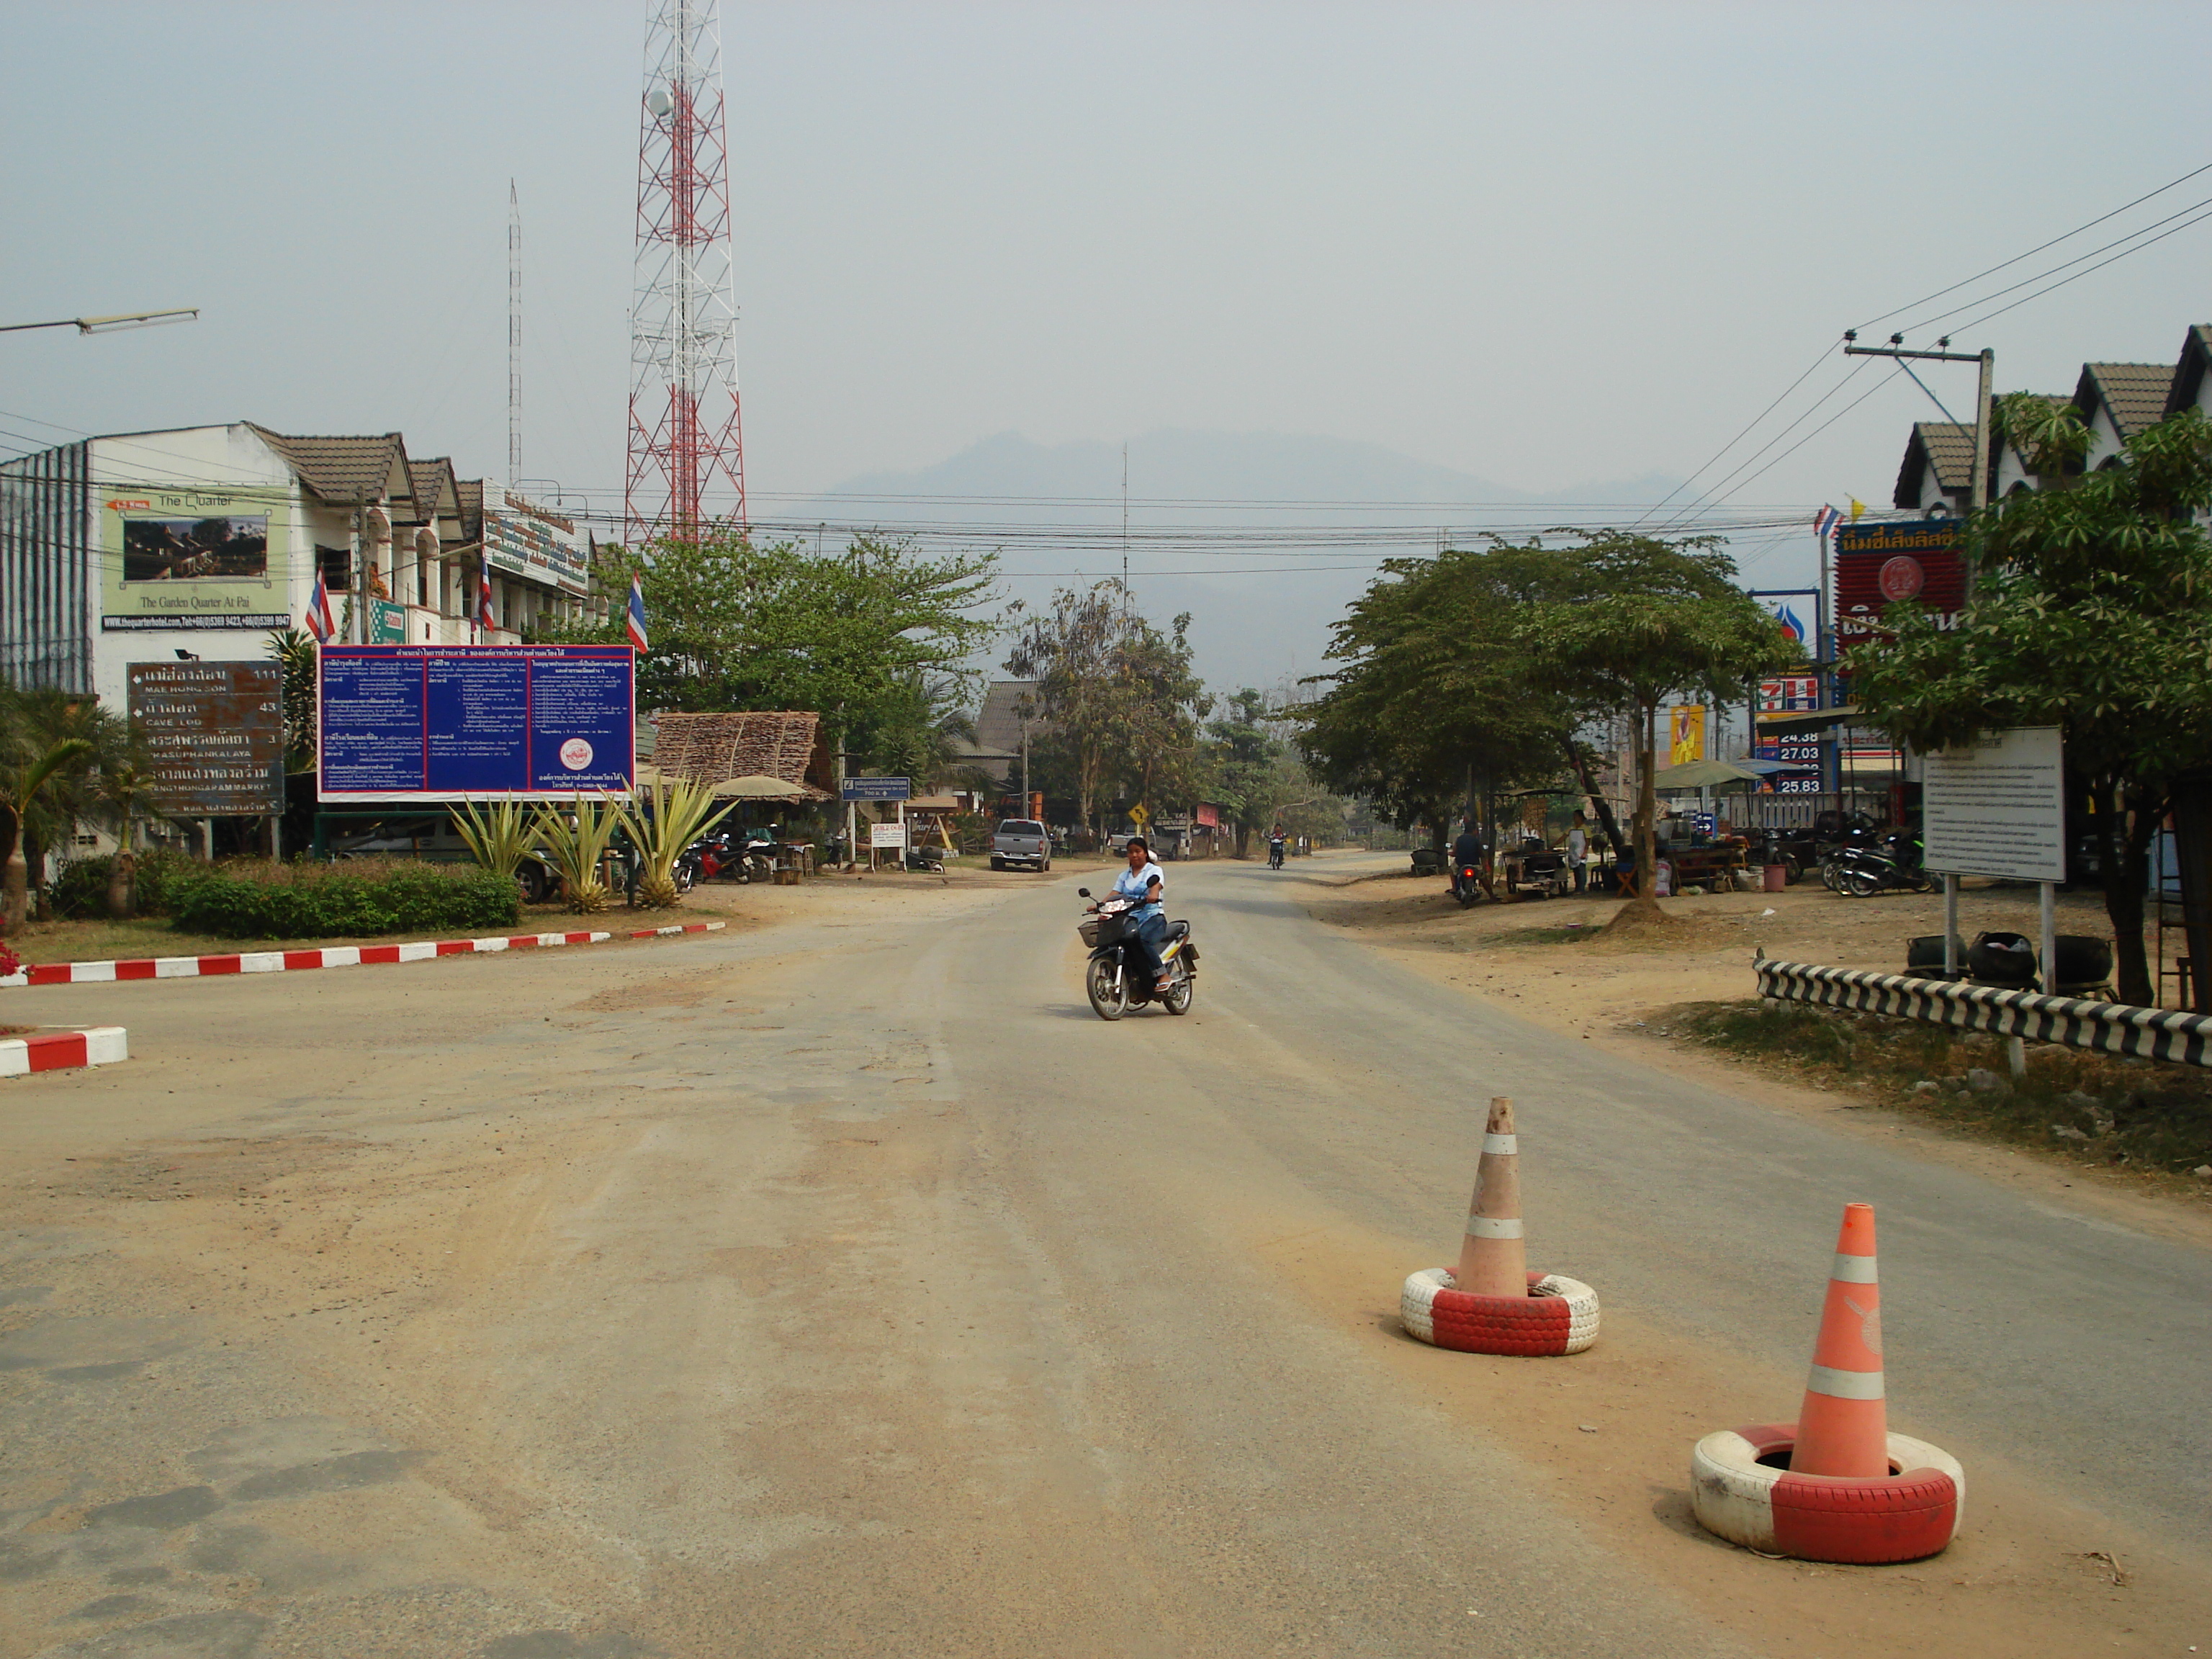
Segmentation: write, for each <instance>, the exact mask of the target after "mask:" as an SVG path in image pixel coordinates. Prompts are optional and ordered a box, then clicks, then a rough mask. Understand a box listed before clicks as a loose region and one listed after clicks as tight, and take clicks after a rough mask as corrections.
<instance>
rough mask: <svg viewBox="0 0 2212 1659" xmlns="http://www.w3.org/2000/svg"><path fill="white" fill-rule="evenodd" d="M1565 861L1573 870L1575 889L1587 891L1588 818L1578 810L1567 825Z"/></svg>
mask: <svg viewBox="0 0 2212 1659" xmlns="http://www.w3.org/2000/svg"><path fill="white" fill-rule="evenodd" d="M1567 863H1568V865H1569V866H1571V868H1572V869H1573V871H1574V872H1575V891H1577V893H1580V892H1584V891H1587V890H1588V889H1589V819H1588V818H1586V817H1583V815H1582V814H1581V813H1580V812H1577V813H1576V814H1575V818H1574V822H1573V823H1571V824H1570V825H1568V827H1567Z"/></svg>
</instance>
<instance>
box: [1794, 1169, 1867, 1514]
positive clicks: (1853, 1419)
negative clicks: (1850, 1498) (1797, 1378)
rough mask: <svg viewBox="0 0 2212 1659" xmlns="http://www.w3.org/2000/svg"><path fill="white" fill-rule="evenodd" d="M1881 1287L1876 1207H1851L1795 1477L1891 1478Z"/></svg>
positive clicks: (1802, 1414) (1817, 1344) (1825, 1309)
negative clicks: (1876, 1250) (1877, 1270)
mask: <svg viewBox="0 0 2212 1659" xmlns="http://www.w3.org/2000/svg"><path fill="white" fill-rule="evenodd" d="M1882 1393H1883V1390H1882V1378H1881V1285H1880V1283H1879V1282H1878V1281H1877V1280H1876V1279H1875V1254H1874V1206H1873V1205H1871V1204H1846V1205H1844V1225H1843V1227H1842V1229H1841V1230H1840V1231H1838V1234H1837V1236H1836V1265H1835V1267H1833V1268H1832V1270H1831V1271H1830V1273H1829V1274H1828V1298H1827V1301H1826V1304H1825V1305H1823V1306H1822V1308H1821V1310H1820V1335H1819V1337H1818V1338H1816V1339H1815V1340H1814V1344H1813V1373H1812V1376H1811V1378H1810V1380H1809V1381H1808V1383H1806V1385H1805V1403H1804V1405H1803V1407H1802V1408H1801V1409H1800V1410H1799V1412H1798V1413H1797V1444H1796V1449H1794V1450H1793V1451H1792V1452H1791V1453H1790V1473H1791V1474H1844V1475H1852V1476H1856V1477H1857V1478H1859V1479H1861V1480H1866V1479H1870V1478H1873V1477H1875V1476H1880V1475H1886V1474H1888V1473H1889V1449H1888V1448H1889V1438H1888V1436H1889V1422H1888V1416H1887V1407H1886V1405H1885V1402H1884V1401H1883V1398H1882Z"/></svg>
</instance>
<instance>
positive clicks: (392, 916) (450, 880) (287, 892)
mask: <svg viewBox="0 0 2212 1659" xmlns="http://www.w3.org/2000/svg"><path fill="white" fill-rule="evenodd" d="M167 896H168V902H169V915H170V916H171V917H172V918H173V921H175V924H176V926H177V927H179V928H182V929H184V930H185V931H186V932H188V933H208V934H212V935H213V936H214V937H216V938H217V939H319V938H329V937H332V936H334V935H340V934H361V933H403V932H407V933H413V932H422V933H428V932H435V931H438V930H441V929H448V928H451V929H461V930H466V929H474V928H485V927H513V926H514V923H515V918H516V916H517V915H519V914H520V908H521V897H522V896H521V894H520V892H519V891H518V890H517V889H516V887H515V884H514V882H513V878H509V877H506V876H500V875H495V874H494V873H493V872H490V871H489V870H483V869H479V868H477V866H474V865H465V864H424V863H422V862H420V861H419V860H413V859H356V860H348V861H346V862H344V863H340V864H309V863H305V862H302V863H299V864H271V863H270V862H269V861H268V860H238V861H236V862H234V863H229V864H224V865H220V866H216V867H215V868H214V869H208V868H207V867H205V866H202V867H201V869H200V870H199V871H198V872H197V873H194V874H190V875H185V876H181V877H178V878H172V879H171V880H170V882H169V884H168V893H167Z"/></svg>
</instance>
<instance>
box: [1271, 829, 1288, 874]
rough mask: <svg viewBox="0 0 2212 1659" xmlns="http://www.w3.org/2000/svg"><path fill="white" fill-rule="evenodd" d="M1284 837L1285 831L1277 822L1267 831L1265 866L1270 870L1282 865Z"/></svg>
mask: <svg viewBox="0 0 2212 1659" xmlns="http://www.w3.org/2000/svg"><path fill="white" fill-rule="evenodd" d="M1284 840H1285V832H1284V830H1283V827H1282V826H1281V825H1280V824H1277V825H1276V826H1275V827H1274V828H1273V829H1270V830H1269V831H1267V867H1268V868H1269V869H1270V870H1279V869H1281V868H1282V867H1283V842H1284Z"/></svg>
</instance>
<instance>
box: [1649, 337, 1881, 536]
mask: <svg viewBox="0 0 2212 1659" xmlns="http://www.w3.org/2000/svg"><path fill="white" fill-rule="evenodd" d="M1869 361H1870V359H1868V358H1865V357H1862V358H1860V359H1859V361H1858V362H1857V364H1856V365H1855V366H1854V367H1853V368H1852V369H1851V371H1850V373H1849V374H1846V375H1844V378H1843V379H1842V380H1838V381H1837V382H1836V383H1835V385H1833V386H1830V387H1829V388H1828V389H1827V390H1826V392H1822V393H1821V394H1820V397H1818V398H1815V399H1814V402H1813V405H1812V407H1811V408H1810V409H1808V410H1806V411H1805V412H1804V413H1803V414H1802V415H1800V416H1798V417H1797V418H1796V420H1794V421H1792V422H1790V424H1789V425H1788V426H1785V427H1784V428H1782V430H1781V431H1779V432H1778V433H1776V434H1775V435H1773V436H1772V437H1771V438H1769V439H1768V440H1767V441H1765V443H1763V444H1761V445H1759V447H1758V448H1757V449H1754V450H1753V451H1752V452H1751V453H1750V454H1748V455H1747V456H1746V457H1744V459H1742V460H1741V461H1740V462H1738V463H1737V465H1736V466H1735V471H1731V472H1729V473H1727V474H1726V475H1724V476H1723V477H1721V478H1720V479H1719V480H1718V481H1717V483H1715V484H1714V485H1713V489H1719V488H1720V487H1721V485H1722V484H1724V483H1728V482H1729V479H1730V478H1733V477H1736V475H1737V474H1738V473H1741V471H1743V470H1744V468H1745V467H1747V466H1749V465H1751V464H1752V463H1753V461H1756V460H1757V459H1759V457H1760V456H1762V455H1764V454H1765V453H1766V452H1767V451H1768V450H1770V449H1771V448H1773V447H1774V446H1775V445H1777V444H1778V443H1780V442H1781V441H1783V440H1784V438H1786V437H1788V436H1789V435H1790V434H1791V433H1793V432H1795V431H1796V429H1797V428H1799V427H1801V426H1802V425H1804V424H1805V422H1808V421H1809V420H1811V419H1812V418H1813V416H1814V414H1815V413H1816V412H1818V410H1820V405H1821V404H1825V403H1826V402H1827V401H1828V399H1829V398H1832V397H1834V396H1835V395H1836V394H1837V393H1838V392H1841V391H1842V390H1843V389H1844V387H1845V386H1849V385H1850V383H1851V382H1852V381H1853V380H1856V379H1857V378H1858V375H1859V373H1860V371H1861V370H1863V368H1866V366H1867V364H1868V362H1869ZM1814 429H1815V430H1816V431H1818V430H1825V429H1826V423H1825V422H1823V424H1822V426H1821V427H1819V428H1814ZM1797 447H1798V446H1796V445H1794V444H1793V445H1792V446H1790V449H1789V450H1786V451H1784V453H1785V454H1787V453H1795V452H1796V448H1797ZM1766 470H1767V469H1766V468H1765V467H1763V466H1762V467H1760V468H1759V472H1754V473H1753V474H1752V475H1751V476H1752V477H1753V478H1755V477H1759V473H1761V472H1765V471H1766ZM1744 482H1745V483H1749V482H1750V479H1746V480H1745V481H1744ZM1742 487H1743V485H1742V484H1738V485H1737V486H1736V489H1741V488H1742ZM1729 495H1735V489H1731V490H1729V492H1728V495H1720V496H1717V497H1714V496H1711V495H1710V492H1706V493H1705V495H1702V496H1701V499H1704V500H1705V506H1703V507H1697V506H1695V505H1694V504H1693V505H1692V506H1691V507H1686V508H1684V509H1683V512H1682V513H1677V514H1676V515H1675V517H1674V518H1673V519H1672V520H1668V524H1667V526H1665V528H1666V529H1668V530H1669V531H1672V530H1676V529H1679V528H1680V527H1681V526H1683V525H1686V524H1694V523H1695V522H1696V521H1697V520H1699V519H1701V518H1703V517H1705V514H1706V513H1711V511H1712V510H1713V509H1714V508H1715V507H1718V506H1719V505H1720V504H1721V502H1723V501H1726V500H1727V499H1728V498H1729ZM1685 515H1686V516H1685Z"/></svg>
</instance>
